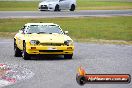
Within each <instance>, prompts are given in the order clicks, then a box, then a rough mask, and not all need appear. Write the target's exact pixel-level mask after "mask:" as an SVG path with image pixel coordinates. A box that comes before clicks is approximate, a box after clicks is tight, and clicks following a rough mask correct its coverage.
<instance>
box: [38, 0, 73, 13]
mask: <svg viewBox="0 0 132 88" xmlns="http://www.w3.org/2000/svg"><path fill="white" fill-rule="evenodd" d="M75 8H76V0H44V1H42V2H40V3H39V10H40V11H46V10H50V11H60V10H70V11H74V10H75Z"/></svg>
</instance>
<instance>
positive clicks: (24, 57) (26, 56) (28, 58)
mask: <svg viewBox="0 0 132 88" xmlns="http://www.w3.org/2000/svg"><path fill="white" fill-rule="evenodd" d="M22 57H23V59H24V60H30V59H31V57H30V55H29V54H28V53H27V52H26V43H24V44H23V51H22Z"/></svg>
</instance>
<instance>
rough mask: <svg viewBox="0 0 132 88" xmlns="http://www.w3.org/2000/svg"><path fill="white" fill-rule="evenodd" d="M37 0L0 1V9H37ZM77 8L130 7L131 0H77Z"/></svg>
mask: <svg viewBox="0 0 132 88" xmlns="http://www.w3.org/2000/svg"><path fill="white" fill-rule="evenodd" d="M38 4H39V1H0V11H37V10H38ZM77 9H78V10H115V9H118V10H119V9H132V2H116V1H88V0H77Z"/></svg>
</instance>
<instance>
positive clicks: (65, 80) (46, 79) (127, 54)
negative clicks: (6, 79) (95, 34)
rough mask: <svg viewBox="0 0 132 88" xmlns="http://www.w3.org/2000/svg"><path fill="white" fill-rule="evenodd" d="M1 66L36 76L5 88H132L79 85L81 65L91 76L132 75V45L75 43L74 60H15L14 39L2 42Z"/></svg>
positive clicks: (54, 57)
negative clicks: (12, 66) (8, 66)
mask: <svg viewBox="0 0 132 88" xmlns="http://www.w3.org/2000/svg"><path fill="white" fill-rule="evenodd" d="M0 63H6V64H14V65H19V66H24V67H26V68H28V69H29V70H31V71H32V72H33V73H34V76H33V77H32V78H30V79H27V80H23V81H21V82H18V83H16V84H13V85H10V86H6V87H3V88H132V83H130V84H86V85H84V86H83V87H82V86H80V85H78V84H77V83H76V80H75V79H76V72H77V68H78V67H79V66H82V67H84V68H85V69H86V71H87V73H88V74H107V73H108V74H130V75H132V46H128V45H113V44H90V43H77V42H76V43H75V52H74V56H73V59H72V60H68V59H67V60H66V59H63V56H58V57H56V56H53V57H51V56H41V57H34V58H32V60H23V59H22V58H21V57H14V52H13V39H0Z"/></svg>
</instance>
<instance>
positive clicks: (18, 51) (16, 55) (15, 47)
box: [14, 39, 22, 57]
mask: <svg viewBox="0 0 132 88" xmlns="http://www.w3.org/2000/svg"><path fill="white" fill-rule="evenodd" d="M14 56H15V57H21V56H22V52H21V50H20V49H19V48H18V47H17V44H16V40H15V39H14Z"/></svg>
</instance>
